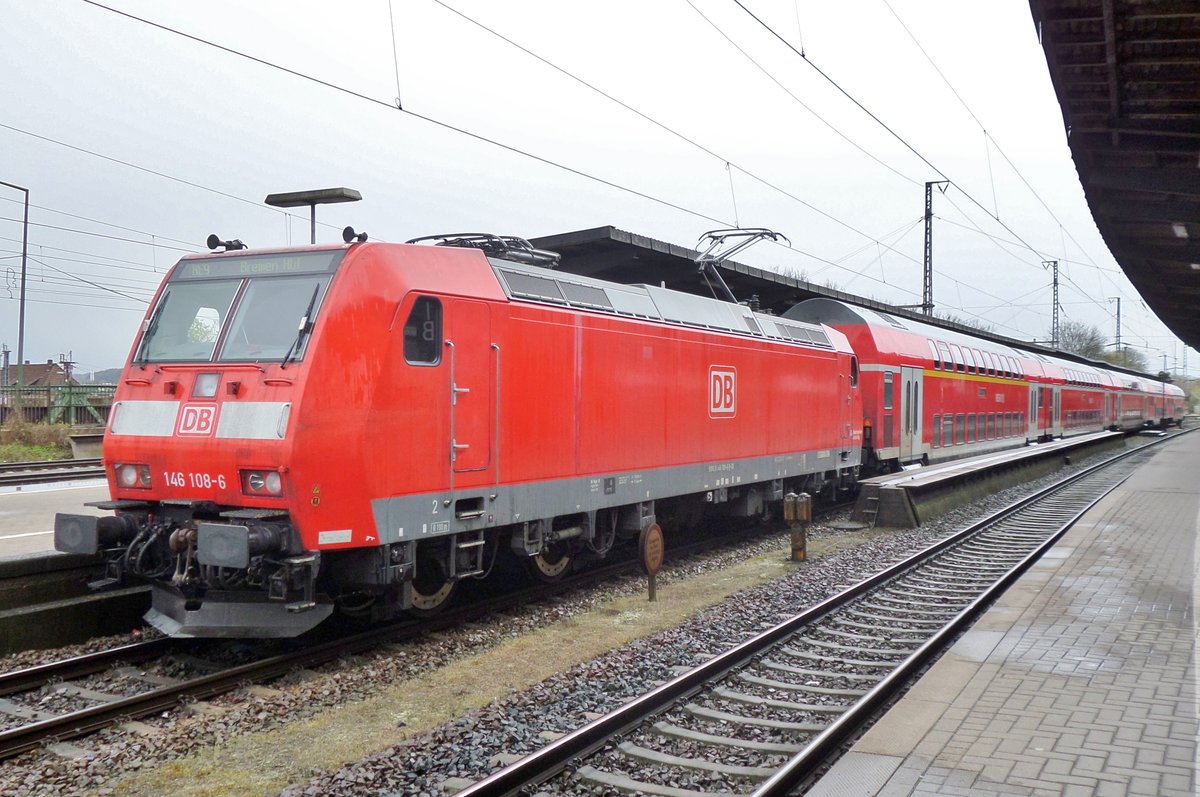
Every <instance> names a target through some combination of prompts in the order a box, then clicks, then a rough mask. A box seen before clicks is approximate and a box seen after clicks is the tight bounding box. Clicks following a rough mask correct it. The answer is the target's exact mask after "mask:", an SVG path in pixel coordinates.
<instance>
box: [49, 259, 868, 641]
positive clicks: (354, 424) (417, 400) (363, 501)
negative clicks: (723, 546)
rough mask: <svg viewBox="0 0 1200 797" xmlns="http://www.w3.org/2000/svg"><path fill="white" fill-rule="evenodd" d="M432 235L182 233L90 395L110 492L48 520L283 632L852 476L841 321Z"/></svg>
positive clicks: (222, 612)
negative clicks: (596, 273)
mask: <svg viewBox="0 0 1200 797" xmlns="http://www.w3.org/2000/svg"><path fill="white" fill-rule="evenodd" d="M347 237H349V236H347ZM437 243H439V244H443V245H418V244H385V243H353V244H349V245H347V246H338V247H331V246H315V247H306V248H301V249H289V250H277V251H263V252H253V253H250V252H246V251H227V252H224V253H217V254H208V255H198V256H189V257H185V258H184V259H183V260H181V261H180V262H179V263H178V264H177V265H176V266H175V267H174V268H173V269H172V270H171V271H170V273H169V274H168V276H167V278H166V280H165V282H164V283H163V285H162V287H161V288H160V290H159V293H158V295H157V297H156V299H155V301H154V303H153V305H152V309H151V311H150V312H149V313H148V315H147V317H146V320H145V322H144V323H143V326H142V329H141V331H140V333H139V335H138V336H137V339H136V341H135V342H134V345H133V348H132V351H131V353H130V356H129V360H128V363H127V365H126V367H125V370H124V373H123V375H122V377H121V380H120V384H119V386H118V390H117V395H116V401H115V403H114V406H113V411H112V414H111V417H110V419H109V425H108V429H107V433H106V437H105V444H104V453H105V461H106V467H107V471H108V480H109V487H110V490H111V495H112V500H111V501H109V502H105V503H103V504H101V506H103V507H104V508H108V509H111V510H113V511H114V512H115V514H114V515H113V516H112V517H106V518H102V519H99V520H97V519H95V518H92V517H85V516H78V515H65V514H64V515H59V516H58V518H57V519H56V522H55V545H56V547H57V548H58V549H59V550H65V551H81V552H98V551H99V552H103V553H104V554H105V555H106V556H107V560H108V565H109V568H110V569H111V571H112V574H113V575H114V576H117V577H123V576H126V575H136V576H140V577H143V578H145V579H148V580H149V581H150V582H151V583H152V585H153V608H152V609H151V611H150V613H149V614H148V619H149V621H150V622H151V623H152V624H153V625H155V626H156V627H158V628H159V629H161V630H163V631H164V632H166V633H168V634H172V635H177V636H189V635H195V636H231V637H232V636H256V637H277V636H291V635H295V634H299V633H302V632H304V631H306V630H308V629H310V628H312V627H314V626H315V625H317V624H318V623H320V622H321V621H323V620H324V619H325V618H327V617H328V616H330V614H331V613H332V612H333V611H334V608H335V606H336V605H339V604H340V605H341V606H343V607H344V608H346V609H350V608H354V609H356V610H358V611H367V610H370V611H376V613H378V614H386V613H387V612H389V611H391V610H393V609H413V610H417V611H431V610H434V609H436V608H438V607H439V606H440V605H442V604H444V603H445V602H446V600H447V599H448V598H449V596H450V593H451V592H452V591H453V589H454V587H455V585H456V584H457V583H459V582H460V581H461V580H463V579H466V578H473V577H483V576H485V575H486V574H488V573H489V571H490V570H491V569H492V565H493V563H494V562H495V560H496V557H497V556H503V555H510V553H515V554H516V555H517V556H518V557H520V558H521V559H523V560H525V561H527V562H528V563H530V564H531V566H532V568H533V569H534V570H535V572H537V573H538V574H540V575H541V576H543V577H545V578H553V577H556V576H558V575H560V574H561V573H563V572H565V571H566V570H567V569H568V567H569V566H570V565H571V562H572V561H573V559H575V558H576V557H578V556H580V555H581V554H584V553H585V552H591V554H592V555H594V556H603V555H605V554H607V553H608V551H609V550H611V548H612V547H613V545H614V544H615V543H616V541H617V540H618V539H620V538H628V537H631V536H636V535H637V534H638V533H639V532H641V531H642V530H643V529H645V528H646V527H648V526H649V525H650V524H653V523H655V521H656V519H663V520H664V521H665V520H667V519H668V518H681V519H683V518H690V517H695V516H697V515H698V514H699V513H701V512H703V511H705V510H706V509H708V508H711V509H713V510H715V511H719V512H724V513H727V514H730V515H741V516H748V515H754V514H757V513H759V512H761V511H762V510H763V509H764V507H765V506H767V505H768V504H770V503H771V502H774V501H778V500H780V499H782V498H783V496H784V493H785V491H788V490H793V489H794V490H801V489H805V490H809V491H814V492H815V491H819V490H821V489H836V488H838V487H843V488H846V487H849V486H850V485H852V484H853V482H854V480H855V478H856V476H857V471H858V467H859V464H860V456H861V450H862V447H863V440H862V429H861V421H862V418H863V408H862V404H861V401H860V399H859V391H858V389H857V379H858V369H857V363H856V360H855V356H854V352H853V351H852V350H851V348H850V346H849V345H848V343H847V341H846V338H845V337H844V336H843V335H842V334H841V333H839V332H837V331H835V330H832V329H829V328H827V327H823V326H820V325H817V324H810V323H804V322H800V321H791V320H786V319H781V318H776V317H772V316H769V315H765V314H759V313H755V312H753V311H751V310H750V309H749V308H747V307H744V306H740V305H737V304H731V303H728V302H721V301H716V300H712V299H705V298H701V297H696V296H693V295H689V294H683V293H677V292H673V291H670V290H665V289H662V288H657V287H653V286H645V285H632V286H631V285H617V284H613V283H606V282H602V281H599V280H593V279H588V278H584V277H577V276H571V275H566V274H562V273H560V272H557V271H554V270H552V269H551V268H547V267H546V266H549V265H553V260H554V258H553V257H552V256H551V255H550V254H549V253H544V252H539V251H538V250H534V249H533V248H532V247H530V246H529V245H528V244H527V243H525V242H522V241H520V240H519V239H499V238H496V237H494V236H474V237H472V236H460V237H451V238H449V239H445V238H444V239H442V240H440V241H438V242H437ZM445 244H451V245H445ZM367 607H371V608H370V609H367Z"/></svg>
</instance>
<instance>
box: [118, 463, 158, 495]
mask: <svg viewBox="0 0 1200 797" xmlns="http://www.w3.org/2000/svg"><path fill="white" fill-rule="evenodd" d="M113 469H114V470H115V471H116V474H117V484H118V485H120V486H121V487H132V488H136V489H139V490H146V489H149V488H150V466H149V465H129V464H124V465H122V464H117V465H114V466H113Z"/></svg>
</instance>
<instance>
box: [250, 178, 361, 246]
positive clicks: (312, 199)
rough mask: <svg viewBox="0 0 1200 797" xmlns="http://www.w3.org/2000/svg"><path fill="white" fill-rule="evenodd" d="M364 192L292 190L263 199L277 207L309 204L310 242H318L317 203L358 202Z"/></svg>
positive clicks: (351, 189) (347, 189)
mask: <svg viewBox="0 0 1200 797" xmlns="http://www.w3.org/2000/svg"><path fill="white" fill-rule="evenodd" d="M360 199H362V194H360V193H358V192H357V191H355V190H354V189H353V188H320V189H317V190H315V191H292V192H290V193H286V194H267V198H266V199H265V200H263V201H264V202H266V203H267V204H268V205H270V206H272V207H276V208H298V207H304V206H305V205H308V207H309V215H308V226H309V243H313V244H315V243H316V242H317V205H332V204H336V203H338V202H357V201H359V200H360Z"/></svg>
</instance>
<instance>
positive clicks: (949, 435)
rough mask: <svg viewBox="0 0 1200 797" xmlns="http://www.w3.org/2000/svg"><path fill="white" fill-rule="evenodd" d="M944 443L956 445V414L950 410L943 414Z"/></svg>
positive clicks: (945, 444)
mask: <svg viewBox="0 0 1200 797" xmlns="http://www.w3.org/2000/svg"><path fill="white" fill-rule="evenodd" d="M942 445H944V446H952V445H954V416H953V415H951V414H950V413H948V412H947V413H946V414H945V415H943V416H942Z"/></svg>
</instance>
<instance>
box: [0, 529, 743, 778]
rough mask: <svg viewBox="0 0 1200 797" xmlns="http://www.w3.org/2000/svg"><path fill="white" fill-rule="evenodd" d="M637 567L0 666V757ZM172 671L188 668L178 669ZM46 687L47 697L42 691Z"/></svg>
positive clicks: (714, 541) (733, 538) (726, 538)
mask: <svg viewBox="0 0 1200 797" xmlns="http://www.w3.org/2000/svg"><path fill="white" fill-rule="evenodd" d="M762 533H764V530H762V529H757V530H749V531H746V532H743V533H741V534H724V535H720V536H714V537H713V538H710V539H706V540H703V541H700V542H692V543H688V544H684V545H678V546H673V547H672V548H670V549H669V550H668V554H669V555H670V557H671V558H672V559H683V558H685V557H687V556H689V555H692V554H696V553H700V552H702V551H706V550H710V549H713V548H719V547H724V546H728V545H731V544H736V543H737V542H739V541H741V540H743V539H745V538H746V537H753V536H757V535H761V534H762ZM639 568H640V565H639V563H638V562H637V561H635V560H634V559H628V560H621V561H617V562H612V563H609V564H604V565H600V566H593V567H591V568H589V569H586V570H583V571H581V572H579V573H576V574H574V575H572V576H569V577H566V578H564V579H562V580H560V581H557V582H555V583H552V584H537V585H534V586H531V587H528V588H525V589H519V590H516V591H510V592H508V593H505V594H500V595H497V594H485V595H482V596H481V597H480V598H479V599H478V600H474V601H472V602H471V603H470V604H469V605H464V606H462V607H460V608H457V609H453V610H450V611H447V612H444V613H443V614H440V615H438V616H435V617H432V618H424V619H421V620H411V619H410V620H402V621H398V622H394V623H389V624H386V625H380V626H378V627H374V628H369V629H367V630H364V631H361V632H359V633H354V634H349V635H334V634H332V633H331V634H326V635H325V636H324V637H322V638H317V639H314V640H310V641H305V640H291V641H289V640H282V641H280V642H277V643H275V644H273V645H264V646H263V648H264V649H265V650H262V651H260V653H261V655H257V654H255V653H253V652H252V651H248V648H247V646H246V644H245V643H244V642H241V641H239V642H237V643H235V645H234V648H235V649H236V653H234V654H231V653H229V652H228V649H229V643H228V642H226V641H219V640H218V641H204V640H177V639H170V638H166V637H161V638H157V639H153V640H148V641H145V642H140V643H136V644H130V645H125V646H122V647H119V648H115V649H112V650H107V651H101V652H98V653H90V654H87V655H84V656H80V657H75V658H69V659H63V660H60V661H57V662H51V663H48V664H45V665H41V666H38V667H32V668H28V669H23V670H17V671H14V672H9V673H3V674H0V761H2V760H5V759H9V758H13V757H15V756H18V755H21V754H22V753H26V752H29V751H31V750H35V749H37V748H39V747H41V746H43V745H45V744H47V743H49V742H55V741H61V740H65V739H71V738H76V737H81V736H86V735H88V734H91V733H95V732H97V731H99V730H102V729H104V728H108V727H111V726H114V725H119V724H121V723H123V722H126V721H128V720H131V719H137V718H139V717H144V716H148V715H151V714H155V713H158V712H161V711H164V710H167V709H170V708H174V707H177V706H178V705H180V704H181V703H186V702H191V701H196V700H205V699H209V698H211V697H214V696H216V695H219V694H222V693H225V692H229V691H233V690H235V689H238V688H240V687H243V686H245V685H246V684H249V683H262V682H266V681H270V680H272V679H275V678H279V677H282V676H285V675H288V674H290V673H292V672H294V671H297V670H301V669H305V668H312V667H316V666H319V665H321V664H324V663H327V662H329V661H332V660H334V659H337V658H340V657H344V656H348V655H353V654H356V653H362V652H365V651H369V650H371V649H374V648H378V647H380V646H381V645H385V644H389V643H398V642H404V641H406V640H410V639H414V638H417V637H420V636H422V635H424V634H428V633H430V632H433V631H439V630H444V629H447V628H452V627H455V626H460V625H462V624H464V623H468V622H471V621H473V620H478V619H480V618H482V617H485V616H487V615H489V614H493V613H496V612H503V611H506V610H509V609H512V608H515V607H518V606H521V605H524V604H528V603H531V602H533V601H536V600H540V599H546V598H549V597H552V596H554V595H559V594H563V593H565V592H568V591H571V590H577V589H581V588H586V587H589V586H592V585H594V584H598V583H602V582H605V581H610V580H612V579H614V578H616V577H618V576H622V575H629V574H631V573H635V572H638V571H639ZM267 651H269V652H267ZM247 657H249V660H248V661H247V660H246V659H247ZM233 659H238V661H237V663H234V664H230V665H227V664H221V663H220V662H222V661H226V662H228V661H230V660H233ZM156 662H157V663H156ZM163 662H165V664H164V663H163ZM134 665H138V666H134ZM180 670H186V671H189V674H185V675H181V674H180ZM191 672H195V674H190V673H191ZM48 696H50V697H51V698H52V699H50V700H47V699H46V698H47V697H48ZM55 705H57V706H58V707H60V708H64V707H65V708H66V709H67V710H62V711H58V712H55V711H53V710H52V707H53V706H55Z"/></svg>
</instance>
